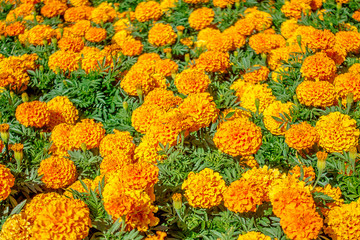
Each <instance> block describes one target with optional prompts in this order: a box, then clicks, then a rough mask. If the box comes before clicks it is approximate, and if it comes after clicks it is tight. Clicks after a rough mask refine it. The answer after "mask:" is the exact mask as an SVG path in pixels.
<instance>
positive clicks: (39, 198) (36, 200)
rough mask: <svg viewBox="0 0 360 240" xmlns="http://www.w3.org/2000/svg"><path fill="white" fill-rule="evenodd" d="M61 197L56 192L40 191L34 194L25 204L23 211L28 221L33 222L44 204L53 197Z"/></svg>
mask: <svg viewBox="0 0 360 240" xmlns="http://www.w3.org/2000/svg"><path fill="white" fill-rule="evenodd" d="M58 198H63V196H62V195H60V194H59V193H57V192H47V193H40V194H37V195H36V196H34V197H33V198H32V199H31V201H30V202H28V203H27V204H26V205H25V208H24V212H25V214H26V216H27V217H28V218H29V220H30V222H32V223H33V222H34V220H35V219H36V217H37V216H38V215H39V213H40V212H41V211H42V210H43V209H44V207H45V206H47V205H49V203H50V202H51V201H53V200H55V199H58Z"/></svg>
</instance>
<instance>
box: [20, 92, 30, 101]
mask: <svg viewBox="0 0 360 240" xmlns="http://www.w3.org/2000/svg"><path fill="white" fill-rule="evenodd" d="M21 99H22V100H23V102H28V101H29V95H28V94H27V93H26V92H23V93H22V94H21Z"/></svg>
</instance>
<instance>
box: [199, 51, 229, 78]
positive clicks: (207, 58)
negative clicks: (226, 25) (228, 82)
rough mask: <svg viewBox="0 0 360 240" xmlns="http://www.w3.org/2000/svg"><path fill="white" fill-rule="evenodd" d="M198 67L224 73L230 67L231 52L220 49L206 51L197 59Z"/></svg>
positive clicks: (207, 70)
mask: <svg viewBox="0 0 360 240" xmlns="http://www.w3.org/2000/svg"><path fill="white" fill-rule="evenodd" d="M196 67H197V68H199V69H203V70H205V71H206V72H220V73H224V72H226V71H227V69H228V68H229V67H230V58H229V54H228V53H224V52H220V51H206V52H204V53H202V54H200V56H199V59H197V61H196Z"/></svg>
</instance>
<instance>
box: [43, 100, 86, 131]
mask: <svg viewBox="0 0 360 240" xmlns="http://www.w3.org/2000/svg"><path fill="white" fill-rule="evenodd" d="M46 106H47V107H48V109H49V112H50V121H49V124H48V125H47V126H48V128H49V129H53V128H54V127H55V126H56V125H58V124H60V123H67V124H71V125H73V124H75V122H76V120H77V119H78V118H79V116H78V110H77V109H76V108H75V106H74V104H73V103H72V102H71V101H70V100H69V98H68V97H66V96H57V97H55V98H53V99H51V100H50V101H49V102H47V104H46Z"/></svg>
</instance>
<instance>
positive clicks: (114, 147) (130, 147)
mask: <svg viewBox="0 0 360 240" xmlns="http://www.w3.org/2000/svg"><path fill="white" fill-rule="evenodd" d="M99 150H100V154H101V156H103V157H105V156H107V155H110V154H116V153H117V151H121V154H123V155H127V156H130V157H131V156H132V155H133V154H134V150H135V144H134V142H133V138H132V136H131V135H130V133H129V132H121V131H119V130H116V129H114V134H108V135H106V136H105V137H104V138H103V139H102V140H101V142H100V146H99Z"/></svg>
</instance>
